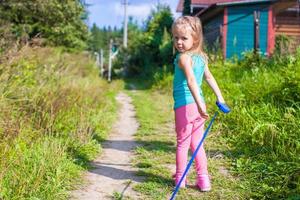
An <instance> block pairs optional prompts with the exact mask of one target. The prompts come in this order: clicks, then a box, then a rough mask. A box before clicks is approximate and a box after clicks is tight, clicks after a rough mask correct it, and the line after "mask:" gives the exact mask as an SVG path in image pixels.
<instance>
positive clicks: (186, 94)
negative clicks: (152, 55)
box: [173, 54, 205, 109]
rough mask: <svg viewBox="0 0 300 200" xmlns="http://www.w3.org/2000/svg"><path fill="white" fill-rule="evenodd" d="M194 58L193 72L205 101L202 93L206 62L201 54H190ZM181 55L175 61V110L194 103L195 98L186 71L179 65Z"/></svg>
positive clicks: (202, 97)
mask: <svg viewBox="0 0 300 200" xmlns="http://www.w3.org/2000/svg"><path fill="white" fill-rule="evenodd" d="M189 55H190V56H191V57H192V61H193V66H192V67H193V71H194V75H195V78H196V81H197V84H198V86H199V91H200V97H201V99H202V100H203V102H205V101H204V96H203V93H202V89H201V85H202V80H203V74H204V69H205V61H204V58H203V56H201V55H199V54H189ZM179 57H180V54H177V56H176V58H175V59H174V67H175V72H174V79H173V99H174V109H176V108H179V107H181V106H184V105H187V104H190V103H194V102H195V100H194V97H193V95H192V93H191V91H190V89H189V87H188V84H187V80H186V77H185V74H184V71H183V70H182V69H181V68H180V67H179V65H178V59H179Z"/></svg>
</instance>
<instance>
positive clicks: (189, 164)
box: [170, 111, 218, 200]
mask: <svg viewBox="0 0 300 200" xmlns="http://www.w3.org/2000/svg"><path fill="white" fill-rule="evenodd" d="M217 115H218V111H216V112H215V114H214V116H213V118H212V119H211V121H210V122H209V125H208V127H207V128H206V130H205V132H204V135H203V137H202V139H201V141H200V142H199V144H198V146H197V148H196V150H195V151H194V153H193V155H192V158H191V160H190V161H189V163H188V165H187V166H186V168H185V171H184V173H183V175H182V177H181V178H180V181H179V183H178V184H177V185H176V187H175V190H174V192H173V194H172V197H171V198H170V200H174V199H175V196H176V194H177V192H178V190H179V186H180V184H181V182H182V181H183V179H184V177H185V176H186V174H187V172H188V171H189V169H190V167H191V165H192V163H193V161H194V159H195V157H196V155H197V153H198V151H199V149H200V147H201V145H202V143H203V141H204V139H205V138H206V136H207V134H208V132H209V129H210V127H211V125H212V123H213V122H214V121H215V118H216V117H217Z"/></svg>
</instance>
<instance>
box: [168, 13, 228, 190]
mask: <svg viewBox="0 0 300 200" xmlns="http://www.w3.org/2000/svg"><path fill="white" fill-rule="evenodd" d="M172 34H173V39H174V47H175V48H176V50H177V51H178V55H177V56H176V58H175V60H174V65H175V74H174V81H173V98H174V102H175V105H174V110H175V125H176V126H175V127H176V134H177V150H176V174H175V184H177V183H178V182H179V181H180V179H181V177H182V175H183V173H184V170H185V168H186V165H187V158H188V150H189V147H191V150H192V151H193V152H194V151H195V150H196V148H197V145H198V143H199V142H200V140H201V138H202V136H203V134H204V122H205V120H206V119H207V118H208V114H207V112H206V106H205V102H204V97H203V93H202V90H201V84H202V78H203V77H204V78H205V80H206V82H207V83H208V85H209V86H210V87H211V89H212V90H213V91H214V93H215V95H216V97H217V100H218V101H219V102H220V103H225V101H224V99H223V97H222V94H221V91H220V89H219V87H218V84H217V82H216V81H215V79H214V77H213V75H212V74H211V72H210V71H209V69H208V65H207V56H206V54H205V53H204V52H203V48H202V43H203V35H202V27H201V22H200V19H199V18H198V17H191V16H182V17H179V18H178V19H177V20H176V21H175V22H174V23H173V25H172ZM195 163H196V165H195V168H196V171H197V182H196V185H197V186H198V188H199V189H200V190H201V191H209V190H210V189H211V185H210V179H209V174H208V170H207V158H206V154H205V151H204V148H203V145H202V147H201V148H200V150H199V152H198V154H197V156H196V158H195ZM185 183H186V181H185V179H184V180H183V181H182V182H181V185H180V187H185Z"/></svg>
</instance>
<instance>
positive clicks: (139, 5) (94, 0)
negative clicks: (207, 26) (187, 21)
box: [85, 0, 180, 28]
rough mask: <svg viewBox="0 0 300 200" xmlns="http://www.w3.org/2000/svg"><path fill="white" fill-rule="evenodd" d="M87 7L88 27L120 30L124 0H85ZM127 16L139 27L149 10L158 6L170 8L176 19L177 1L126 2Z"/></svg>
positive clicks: (148, 0)
mask: <svg viewBox="0 0 300 200" xmlns="http://www.w3.org/2000/svg"><path fill="white" fill-rule="evenodd" d="M85 2H86V3H87V4H89V6H88V11H89V19H88V25H89V27H91V26H92V25H93V23H95V24H96V25H97V26H98V27H100V28H103V27H104V26H105V27H108V26H111V27H112V28H113V27H115V26H116V27H117V28H121V27H122V23H123V21H124V5H123V3H124V0H86V1H85ZM127 2H128V9H127V13H128V16H132V17H133V19H134V21H135V20H137V22H138V24H139V25H142V22H143V21H144V20H145V19H146V18H147V17H148V16H149V14H150V12H151V9H154V8H155V6H156V5H157V4H158V3H160V4H167V5H169V6H170V8H171V10H172V13H173V16H174V17H178V16H179V15H180V14H179V13H176V7H177V4H178V2H179V0H127Z"/></svg>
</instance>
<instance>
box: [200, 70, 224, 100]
mask: <svg viewBox="0 0 300 200" xmlns="http://www.w3.org/2000/svg"><path fill="white" fill-rule="evenodd" d="M204 78H205V80H206V82H207V83H208V85H209V86H210V87H211V89H212V90H213V92H214V93H215V95H216V96H217V99H218V101H219V102H220V103H225V100H224V98H223V96H222V93H221V90H220V88H219V86H218V84H217V81H216V80H215V78H214V76H213V75H212V73H211V72H210V70H209V68H208V66H206V67H205V70H204Z"/></svg>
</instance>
